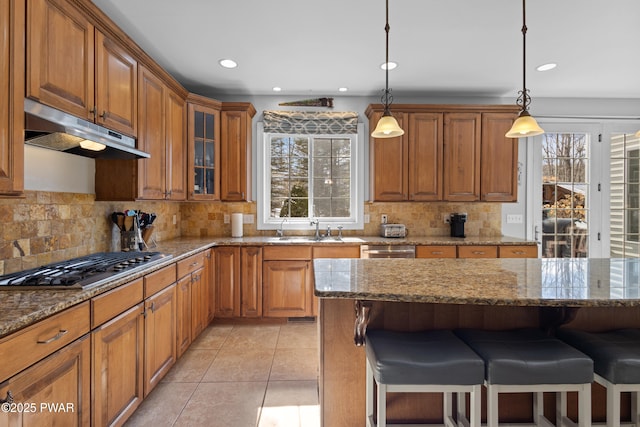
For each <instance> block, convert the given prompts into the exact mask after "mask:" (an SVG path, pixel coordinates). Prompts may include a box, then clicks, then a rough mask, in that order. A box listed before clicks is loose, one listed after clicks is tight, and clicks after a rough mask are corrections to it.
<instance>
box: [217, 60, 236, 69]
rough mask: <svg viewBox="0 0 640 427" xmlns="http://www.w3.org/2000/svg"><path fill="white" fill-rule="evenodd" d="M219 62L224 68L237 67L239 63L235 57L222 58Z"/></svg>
mask: <svg viewBox="0 0 640 427" xmlns="http://www.w3.org/2000/svg"><path fill="white" fill-rule="evenodd" d="M219 63H220V65H221V66H223V67H224V68H236V67H237V66H238V63H237V62H236V61H234V60H233V59H221V60H220V61H219Z"/></svg>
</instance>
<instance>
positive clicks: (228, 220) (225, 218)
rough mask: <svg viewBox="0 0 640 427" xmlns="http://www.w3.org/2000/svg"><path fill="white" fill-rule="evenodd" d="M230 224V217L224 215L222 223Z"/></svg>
mask: <svg viewBox="0 0 640 427" xmlns="http://www.w3.org/2000/svg"><path fill="white" fill-rule="evenodd" d="M230 222H231V215H229V214H224V223H225V224H229V223H230Z"/></svg>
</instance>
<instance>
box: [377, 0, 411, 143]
mask: <svg viewBox="0 0 640 427" xmlns="http://www.w3.org/2000/svg"><path fill="white" fill-rule="evenodd" d="M384 31H385V33H386V34H387V57H386V61H385V67H384V68H385V73H386V78H387V80H386V84H385V89H384V94H383V95H382V102H383V103H384V112H383V113H382V117H381V118H380V120H378V125H377V126H376V129H375V130H374V131H373V132H371V136H372V137H374V138H394V137H396V136H402V135H404V130H402V128H401V127H400V125H398V122H397V121H396V119H395V118H394V117H393V116H392V115H391V111H390V110H389V106H390V105H391V103H392V102H393V96H391V89H389V0H387V24H386V25H385V26H384Z"/></svg>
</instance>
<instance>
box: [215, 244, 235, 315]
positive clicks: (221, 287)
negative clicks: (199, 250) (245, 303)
mask: <svg viewBox="0 0 640 427" xmlns="http://www.w3.org/2000/svg"><path fill="white" fill-rule="evenodd" d="M215 277H216V294H215V301H216V312H215V315H216V316H217V317H239V316H240V248H234V247H226V248H216V249H215Z"/></svg>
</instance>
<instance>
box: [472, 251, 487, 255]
mask: <svg viewBox="0 0 640 427" xmlns="http://www.w3.org/2000/svg"><path fill="white" fill-rule="evenodd" d="M471 253H472V254H474V255H484V251H473V252H471Z"/></svg>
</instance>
